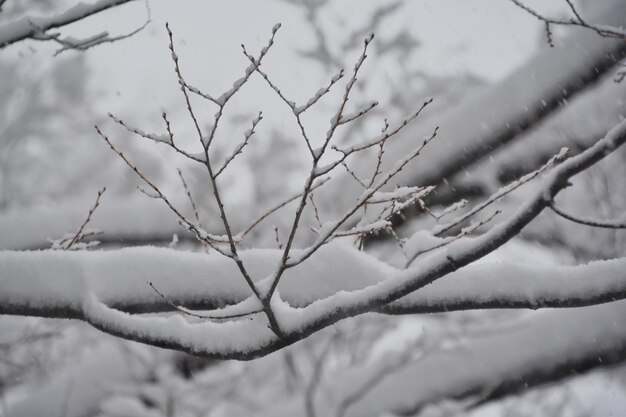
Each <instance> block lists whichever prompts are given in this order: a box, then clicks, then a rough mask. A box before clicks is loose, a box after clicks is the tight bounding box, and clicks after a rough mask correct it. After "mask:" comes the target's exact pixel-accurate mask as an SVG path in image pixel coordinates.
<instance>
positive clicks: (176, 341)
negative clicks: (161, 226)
mask: <svg viewBox="0 0 626 417" xmlns="http://www.w3.org/2000/svg"><path fill="white" fill-rule="evenodd" d="M624 142H626V121H624V122H622V123H620V124H619V125H618V126H616V127H615V128H614V129H612V130H611V131H610V132H609V133H607V135H606V136H605V137H604V138H603V139H602V140H600V141H599V142H598V143H596V144H595V145H594V146H593V147H591V148H590V149H588V150H587V151H585V152H583V153H581V154H580V155H578V156H575V157H572V158H570V159H569V160H567V161H566V162H564V163H562V164H561V165H560V166H558V167H556V168H555V169H554V170H553V171H552V172H551V173H550V174H549V175H547V177H546V178H545V179H544V180H543V182H542V184H541V186H540V187H539V190H538V191H537V192H536V193H535V195H534V196H533V197H532V198H531V199H530V200H529V201H527V202H526V204H525V205H524V206H523V207H521V208H520V209H518V211H517V213H515V214H514V215H513V216H511V217H510V218H509V219H506V220H505V221H503V222H502V223H500V224H498V225H496V226H495V227H493V228H492V229H491V230H490V231H488V232H486V233H484V234H483V235H481V236H480V237H477V238H473V239H468V238H464V239H461V240H458V241H455V242H452V243H451V244H450V245H448V246H447V247H445V248H442V250H440V251H437V252H435V253H434V254H433V255H431V256H429V257H427V258H425V259H424V260H422V261H420V262H416V263H415V264H414V265H413V266H412V267H410V268H409V269H407V270H401V271H384V268H382V266H380V265H379V266H378V268H375V267H374V265H369V268H368V269H371V271H377V270H378V271H381V270H382V271H381V272H382V273H381V272H379V273H378V274H376V275H378V276H376V275H374V277H372V278H370V279H371V280H372V282H373V284H372V285H369V286H366V287H364V288H358V289H353V290H350V291H337V292H335V293H331V294H328V295H327V296H325V297H323V298H321V299H318V300H310V299H309V300H307V301H308V305H304V306H302V307H294V306H291V305H290V303H289V300H285V299H284V298H283V297H282V296H281V295H280V290H279V291H277V292H276V293H275V294H274V296H273V297H271V299H270V308H271V309H272V313H273V315H274V319H275V320H276V322H277V324H278V325H279V326H280V332H281V334H275V333H274V332H272V330H270V328H269V326H270V324H269V323H268V322H267V319H266V318H264V317H263V316H262V315H258V314H252V311H254V312H257V311H258V310H259V308H261V310H263V308H262V307H263V306H262V305H261V304H260V303H259V301H260V300H259V299H258V298H256V296H249V297H247V298H245V299H244V300H243V301H241V302H239V303H237V304H230V305H229V306H228V307H226V308H223V309H221V310H217V311H216V314H217V315H216V316H215V318H219V315H220V314H224V315H232V314H242V313H248V312H250V313H251V314H250V316H249V317H244V318H243V319H236V320H234V321H231V320H225V321H222V322H214V321H209V322H200V323H198V322H192V321H189V320H186V319H185V317H184V316H180V315H178V314H176V315H174V316H171V317H169V318H166V317H151V316H140V315H132V314H128V313H125V312H123V311H120V310H117V309H115V308H112V307H110V306H109V305H107V303H112V304H113V305H116V304H119V305H123V304H124V301H123V300H119V301H118V300H116V297H112V298H108V299H106V300H103V299H101V298H100V296H99V295H98V293H97V292H96V291H94V289H92V286H93V285H94V284H92V283H94V282H95V285H101V284H100V283H99V282H98V281H99V279H98V278H95V277H98V276H99V274H100V273H99V272H98V270H99V269H100V268H103V267H104V266H103V263H102V262H103V261H100V262H101V263H98V262H97V256H94V261H95V265H96V266H95V267H93V266H92V267H91V268H90V267H89V264H88V263H87V262H88V261H86V259H87V258H86V257H84V255H83V256H82V257H80V258H78V259H79V261H78V262H76V260H74V262H72V260H71V258H70V256H71V255H68V254H59V255H56V254H54V255H52V256H53V258H52V259H51V260H45V256H46V255H45V254H38V253H33V254H28V253H26V254H11V253H7V254H5V255H3V256H6V258H5V259H3V262H2V271H3V273H2V277H3V280H7V281H8V280H11V281H10V282H12V284H13V285H12V286H13V287H17V288H18V289H19V288H20V287H22V284H20V278H21V277H20V276H19V275H21V274H25V275H26V274H29V273H30V274H32V275H30V274H29V275H30V276H29V275H26V278H25V279H26V280H32V281H33V282H34V283H36V285H35V288H33V289H32V290H31V291H32V292H31V291H27V293H28V294H29V295H26V294H22V297H21V298H22V301H18V302H17V305H15V306H13V307H11V303H12V302H13V303H14V302H16V299H18V297H17V295H19V294H15V295H14V296H9V297H8V299H5V300H3V304H5V305H7V307H3V310H4V311H5V312H12V310H13V312H14V313H18V314H19V313H20V312H22V313H36V314H40V315H42V316H46V315H58V314H61V313H62V312H63V311H66V313H65V314H67V315H68V317H72V316H76V317H80V318H81V319H83V320H85V321H87V322H88V323H90V324H92V325H93V326H95V327H97V328H99V329H101V330H103V331H105V332H107V333H111V334H113V335H116V336H120V337H124V338H127V339H130V340H137V341H141V342H144V343H148V344H153V345H156V346H161V347H168V348H174V349H179V350H183V351H187V352H190V353H194V354H199V355H206V356H210V357H217V358H239V359H247V358H253V357H258V356H260V355H264V354H267V353H269V352H272V351H274V350H277V349H280V348H282V347H284V346H286V345H289V344H291V343H294V342H295V341H298V340H301V339H303V338H305V337H307V336H309V335H311V334H312V333H314V332H316V331H319V330H320V329H323V328H325V327H327V326H329V325H331V324H333V323H336V322H337V321H339V320H342V319H344V318H347V317H353V316H356V315H359V314H363V313H366V312H370V311H376V310H378V309H383V310H384V306H386V305H388V304H390V303H392V302H394V301H396V300H400V299H401V298H402V297H405V296H409V295H410V294H412V293H415V295H416V296H418V297H419V290H420V289H421V288H423V287H426V286H427V285H428V284H430V283H432V282H435V281H436V280H438V279H440V278H442V277H443V276H445V275H447V274H449V273H452V272H454V271H457V270H459V269H460V268H463V267H464V266H466V265H469V264H471V263H472V262H475V261H476V260H478V259H480V258H482V257H483V256H485V255H487V254H488V253H490V252H492V251H493V250H495V249H497V248H498V247H499V246H501V245H502V244H504V243H505V242H507V241H508V240H510V239H511V238H513V237H514V236H516V235H517V234H518V233H519V232H520V231H521V230H522V229H523V228H524V226H526V225H527V224H528V223H530V222H531V221H532V220H533V219H534V218H535V217H536V216H537V215H539V213H541V211H543V209H545V208H546V207H549V204H550V202H551V201H552V200H553V198H554V197H555V196H556V195H557V194H558V192H559V191H561V190H562V189H563V188H565V187H566V186H567V185H568V180H569V179H570V178H571V177H573V176H574V175H576V174H578V173H580V172H582V171H584V170H585V169H587V168H589V167H591V166H592V165H593V164H595V163H597V162H598V161H600V160H602V159H603V158H604V157H606V156H607V155H609V154H610V153H611V152H613V151H615V150H616V149H618V148H619V147H620V146H621V145H622V144H624ZM339 250H340V249H339V248H333V250H332V251H331V253H332V254H333V255H334V256H337V254H338V251H339ZM344 250H345V251H346V253H344V254H343V255H342V256H339V258H340V259H350V256H360V257H363V258H365V259H358V258H357V259H358V260H357V259H354V258H352V259H353V260H352V261H351V262H349V263H348V264H349V265H359V264H361V265H363V264H364V263H365V262H367V260H366V259H367V258H366V256H365V255H361V254H359V255H356V254H352V255H350V254H351V251H352V249H344ZM42 255H43V257H44V260H42V261H43V262H42V265H48V264H52V265H54V263H53V262H55V261H56V262H60V263H61V266H60V267H59V271H58V272H57V273H58V274H63V275H66V276H67V278H66V279H68V284H67V285H66V286H63V287H61V286H60V285H59V283H58V282H55V284H54V295H53V294H46V293H45V292H44V293H43V294H42V296H41V297H39V296H37V295H36V291H37V288H39V287H40V286H39V285H38V283H39V282H41V281H42V280H46V279H48V278H47V277H48V274H49V272H50V271H49V267H47V266H46V267H45V268H37V267H35V266H34V265H35V263H34V262H36V258H37V257H42ZM123 255H124V254H123V252H122V253H120V255H119V256H123ZM137 255H138V254H137ZM268 255H269V254H264V258H268V257H269V256H268ZM294 255H295V256H298V252H295V254H294ZM101 256H104V257H106V256H116V255H115V253H112V254H111V255H108V254H102V255H101ZM126 256H127V259H128V258H130V259H133V260H137V259H138V257H137V256H136V255H135V254H132V252H129V253H127V254H126ZM145 256H146V259H145V260H142V261H143V262H140V263H139V265H144V268H142V270H143V271H145V275H142V276H141V277H140V278H139V277H136V278H134V281H135V282H137V281H149V280H151V279H153V278H152V277H153V275H154V273H153V272H152V271H150V270H149V269H148V267H149V265H150V264H152V263H154V262H151V261H150V259H151V258H152V259H154V260H155V261H156V260H157V259H158V260H159V266H158V267H157V270H159V269H160V270H164V269H165V265H168V263H165V264H162V263H161V261H162V260H163V254H158V255H157V254H152V256H150V252H149V251H147V253H146V254H145ZM274 256H275V255H274ZM20 257H24V258H22V259H20ZM28 257H32V258H34V259H33V261H28V260H27V258H28ZM11 258H14V259H13V262H11V261H12V259H11ZM55 258H56V259H55ZM226 260H228V259H226ZM241 261H242V262H243V261H244V258H241ZM179 262H180V261H178V262H177V264H178V263H179ZM213 262H215V260H213ZM213 262H211V261H209V262H208V263H207V266H205V267H204V268H203V269H202V270H201V271H197V272H195V273H194V275H196V276H197V275H199V274H200V275H204V274H207V275H209V276H210V275H215V276H216V279H219V280H225V279H226V280H228V281H227V282H229V283H230V282H232V279H229V278H228V277H225V276H221V275H222V274H224V273H223V272H222V271H223V268H224V266H226V265H227V264H222V266H221V267H219V266H218V265H219V264H218V263H217V262H215V263H216V265H215V266H213V265H211V264H212V263H213ZM317 262H320V263H322V264H324V263H327V262H328V260H327V259H323V257H322V258H320V259H319V260H317ZM369 262H370V264H371V263H372V261H369ZM615 262H616V264H617V266H618V267H617V268H615V265H614V266H613V274H611V273H603V274H602V275H603V279H608V280H609V282H608V284H609V285H607V286H606V287H605V289H606V293H604V294H602V293H600V294H594V293H593V292H591V291H587V290H589V289H590V287H587V286H585V285H584V284H582V288H581V289H582V290H583V291H580V292H579V291H572V292H570V293H569V294H568V293H565V294H564V295H562V296H561V297H559V292H560V291H562V290H563V289H562V288H561V287H560V286H558V287H557V289H556V291H555V287H554V285H556V282H555V281H550V286H551V288H552V290H550V289H546V288H541V286H538V287H537V286H536V287H533V288H534V291H535V290H536V291H538V294H536V295H535V294H531V295H530V296H529V297H528V299H523V298H522V299H521V300H520V299H519V298H517V299H516V298H515V297H513V296H512V295H513V294H511V292H513V290H511V292H509V291H508V290H505V294H506V295H505V296H504V297H498V296H496V297H495V299H494V300H490V299H489V295H488V294H490V293H491V291H492V290H491V289H489V288H484V289H482V291H481V293H482V296H481V298H482V300H473V302H474V303H476V305H477V306H480V305H481V304H482V305H490V304H493V305H497V304H498V303H504V304H505V305H506V304H507V303H509V304H510V306H516V305H521V306H524V304H526V305H525V306H532V305H533V303H537V305H538V306H541V305H542V304H544V303H545V305H550V306H560V305H562V306H570V305H576V304H577V303H580V304H581V305H584V304H593V303H594V301H593V300H596V301H595V302H605V301H608V300H611V299H613V298H615V299H617V298H619V296H618V294H622V293H623V287H621V288H622V289H620V288H619V287H620V281H621V283H622V285H623V278H624V277H623V276H622V273H621V271H620V268H619V265H622V266H623V262H622V261H615ZM83 263H84V264H83ZM186 263H187V262H184V261H183V262H182V264H183V265H182V266H184V267H186V268H191V270H193V266H194V264H193V263H192V262H191V261H190V262H189V264H188V265H185V264H186ZM106 264H109V265H114V266H115V268H117V269H118V270H117V272H116V273H115V274H110V275H113V276H117V277H119V279H122V280H124V281H125V282H128V281H127V280H126V279H125V277H126V273H125V271H128V270H133V269H132V268H131V267H130V266H129V265H126V264H125V262H124V261H117V262H106V261H104V265H106ZM172 264H173V263H172ZM172 264H169V265H168V266H167V270H168V271H171V272H170V274H171V275H180V274H184V272H181V271H180V270H178V269H173V270H172V269H170V268H172V267H173V265H172ZM20 265H28V266H29V267H28V268H27V269H26V271H24V272H21V271H20V270H19V269H20ZM72 265H74V266H73V267H72ZM248 265H254V263H253V262H249V263H248ZM314 265H316V259H315V258H312V259H311V260H310V261H308V264H307V263H303V264H302V265H300V266H299V268H298V269H299V271H298V270H297V272H298V275H299V276H300V277H304V281H305V282H304V283H303V284H301V285H299V287H302V286H306V285H310V284H309V281H311V283H312V282H314V281H315V280H314V279H313V278H312V277H309V274H307V272H306V271H307V267H308V268H314ZM607 266H608V267H609V268H610V264H609V265H605V264H602V263H601V264H598V265H597V267H598V268H603V267H607ZM74 268H75V269H76V270H77V271H80V272H79V273H78V274H77V276H70V274H71V272H70V271H72V270H73V269H74ZM257 268H258V267H257ZM270 268H271V267H270ZM585 268H588V269H589V270H591V271H593V266H587V267H585ZM14 269H17V271H15V272H14ZM120 269H121V270H120ZM213 269H214V270H213ZM270 271H271V269H270ZM383 271H384V272H383ZM461 271H463V270H461ZM598 272H599V271H598ZM348 273H349V274H352V271H351V270H349V271H348ZM460 273H461V276H462V272H460ZM170 274H168V275H170ZM371 274H373V272H370V273H368V274H366V276H367V275H371ZM91 275H93V276H91ZM108 275H109V274H106V275H105V276H104V277H102V280H103V281H104V280H107V279H108ZM171 275H170V276H171ZM229 275H232V270H231V273H230V274H229ZM250 275H251V276H252V274H250ZM336 275H337V274H336V273H335V274H332V273H331V277H332V276H336ZM550 275H551V274H550ZM590 275H596V273H595V272H591V274H590ZM360 276H362V275H360ZM5 277H6V278H5ZM337 278H339V277H337ZM461 279H462V278H461ZM490 279H493V280H497V277H495V278H490ZM590 279H592V278H590ZM268 280H270V281H269V282H270V283H271V282H272V275H271V274H270V275H269V276H268V277H267V278H266V277H265V276H263V275H261V276H260V281H259V282H257V283H255V284H254V288H259V285H263V284H262V283H263V282H264V281H265V282H268ZM337 281H338V282H343V281H342V280H341V279H337ZM8 284H9V283H8V282H7V283H6V284H4V283H3V287H8V286H9V285H8ZM16 284H17V285H16ZM23 285H26V283H24V284H23ZM105 285H106V286H107V287H109V288H110V286H111V284H110V283H107V284H105ZM231 285H232V284H231ZM503 285H504V284H501V283H499V284H498V287H500V288H502V287H503ZM590 285H591V288H593V287H594V286H597V285H598V283H597V282H596V281H592V283H591V284H590ZM208 287H209V288H210V289H209V290H208V292H209V293H211V292H215V293H216V294H215V295H214V296H213V297H214V299H212V300H211V301H209V302H208V304H212V305H224V304H228V301H231V302H232V301H238V300H237V298H239V299H241V298H243V297H241V295H239V297H234V294H232V292H231V290H230V288H229V287H230V285H227V286H226V288H220V285H214V284H213V285H212V284H208ZM568 287H569V286H568ZM24 288H28V287H24ZM113 288H115V286H113ZM518 288H519V287H518ZM596 288H597V287H596ZM570 289H571V287H570V288H569V289H568V290H570ZM338 290H340V289H338ZM239 291H241V289H240V290H239ZM303 292H304V293H307V292H308V291H306V290H303ZM555 292H556V294H555ZM542 293H543V295H540V294H542ZM550 293H551V294H550ZM127 294H128V290H127V289H126V288H124V290H123V294H122V297H124V296H125V295H127ZM146 294H149V292H148V291H147V289H146V292H144V297H146ZM51 295H52V296H51ZM248 295H250V294H249V293H248ZM507 295H509V296H510V297H511V298H510V299H508V300H507ZM109 297H110V296H109ZM229 297H232V298H230V299H229ZM518 297H519V294H518ZM23 298H26V300H23ZM233 298H234V300H233ZM11 300H13V301H11ZM57 300H59V301H57ZM311 301H312V302H311ZM59 302H60V305H58V303H59ZM134 302H135V303H137V301H136V300H135V301H134ZM154 302H155V298H154V296H152V297H149V298H148V299H146V300H144V303H145V304H148V305H150V304H153V303H154ZM471 303H472V301H470V304H471ZM55 304H57V305H56V306H55ZM305 304H306V302H305ZM33 305H34V306H40V307H34V306H33ZM399 305H400V307H399V309H400V310H401V309H402V308H403V307H404V308H407V309H408V311H412V309H415V310H419V307H418V308H415V307H417V306H415V305H414V304H413V305H412V304H411V303H410V302H409V305H408V307H407V304H403V303H402V302H401V301H400V302H399ZM461 305H462V303H461ZM442 307H443V308H444V309H445V306H442ZM38 308H39V309H40V310H41V311H40V312H38V311H37V310H38ZM136 308H137V309H138V310H140V311H141V310H142V308H141V305H139V306H138V307H136ZM389 308H390V311H393V307H392V306H390V307H389ZM457 308H462V307H461V306H459V307H457ZM30 309H33V310H30ZM47 311H48V312H47ZM55 311H56V313H54V312H55ZM51 312H52V313H51Z"/></svg>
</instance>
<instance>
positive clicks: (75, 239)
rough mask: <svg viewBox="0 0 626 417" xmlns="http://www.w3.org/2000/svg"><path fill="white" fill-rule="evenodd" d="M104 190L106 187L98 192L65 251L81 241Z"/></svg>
mask: <svg viewBox="0 0 626 417" xmlns="http://www.w3.org/2000/svg"><path fill="white" fill-rule="evenodd" d="M106 190H107V189H106V187H103V188H102V190H100V191H98V195H97V196H96V201H95V202H94V203H93V206H92V207H91V208H90V209H89V213H87V217H86V218H85V221H84V222H83V224H81V225H80V227H79V228H78V230H77V231H76V234H75V235H74V237H73V238H72V240H70V241H69V243H68V244H67V245H66V247H65V249H70V248H71V247H72V246H73V245H74V244H75V243H76V242H78V241H79V240H81V239H82V233H83V230H84V229H85V226H87V224H88V223H89V222H90V221H91V216H92V215H93V213H94V212H95V211H96V209H97V208H98V206H100V197H102V194H104V192H105V191H106Z"/></svg>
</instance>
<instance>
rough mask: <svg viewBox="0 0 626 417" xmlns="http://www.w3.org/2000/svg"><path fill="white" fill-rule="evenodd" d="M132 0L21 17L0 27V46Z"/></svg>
mask: <svg viewBox="0 0 626 417" xmlns="http://www.w3.org/2000/svg"><path fill="white" fill-rule="evenodd" d="M131 1H134V0H98V1H96V2H94V3H91V4H88V3H78V4H76V5H75V6H72V7H71V8H69V9H68V10H66V11H65V12H62V13H59V14H57V15H55V16H51V17H32V16H26V17H22V18H20V19H19V20H17V21H15V22H11V23H8V24H6V25H4V26H1V27H0V48H4V47H5V46H8V45H11V44H13V43H15V42H19V41H22V40H24V39H28V38H36V37H37V36H40V35H42V34H45V32H46V31H47V30H50V29H55V28H59V27H62V26H66V25H69V24H71V23H74V22H77V21H79V20H82V19H84V18H86V17H89V16H92V15H94V14H97V13H100V12H102V11H104V10H107V9H110V8H112V7H115V6H119V5H122V4H124V3H129V2H131Z"/></svg>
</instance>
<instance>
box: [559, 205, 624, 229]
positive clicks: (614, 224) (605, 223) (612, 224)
mask: <svg viewBox="0 0 626 417" xmlns="http://www.w3.org/2000/svg"><path fill="white" fill-rule="evenodd" d="M549 207H550V208H551V209H552V211H554V212H555V213H556V214H558V215H559V216H561V217H563V218H564V219H567V220H569V221H572V222H574V223H578V224H582V225H585V226H591V227H600V228H603V229H626V222H623V221H619V220H596V219H583V218H580V217H575V216H572V215H571V214H568V213H565V212H564V211H563V210H561V209H560V208H558V207H557V206H556V204H555V202H554V200H550V203H549Z"/></svg>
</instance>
